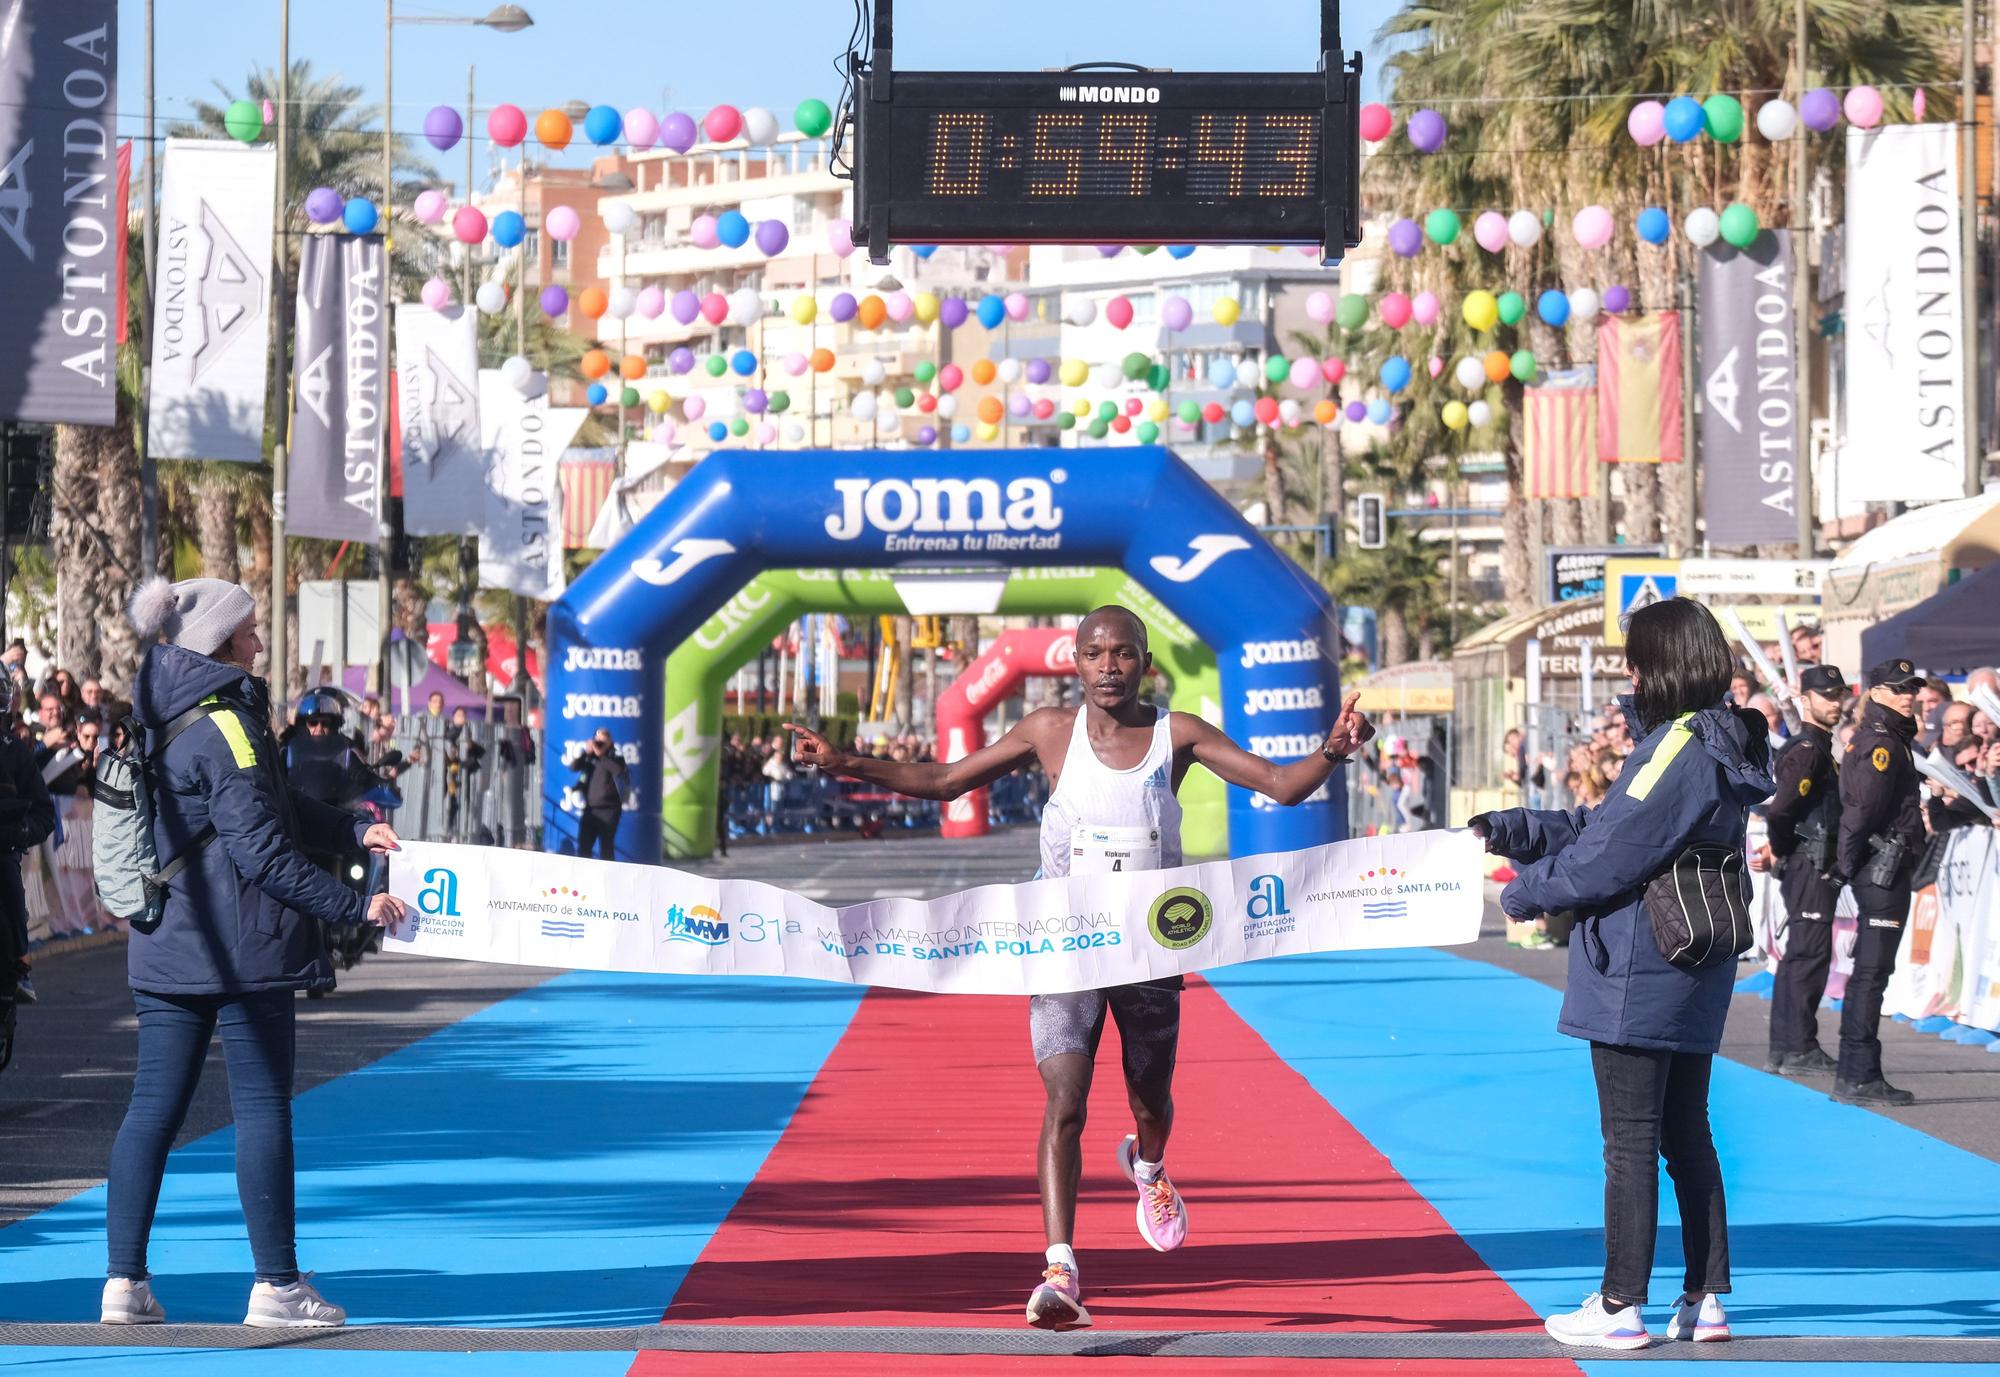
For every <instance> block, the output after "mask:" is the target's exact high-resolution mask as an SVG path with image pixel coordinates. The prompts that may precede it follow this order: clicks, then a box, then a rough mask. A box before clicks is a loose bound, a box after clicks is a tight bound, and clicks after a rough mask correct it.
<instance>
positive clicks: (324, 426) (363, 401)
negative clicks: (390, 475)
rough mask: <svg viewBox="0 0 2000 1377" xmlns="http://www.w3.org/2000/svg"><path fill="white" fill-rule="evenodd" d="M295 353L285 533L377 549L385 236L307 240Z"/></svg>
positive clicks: (385, 345)
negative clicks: (373, 546)
mask: <svg viewBox="0 0 2000 1377" xmlns="http://www.w3.org/2000/svg"><path fill="white" fill-rule="evenodd" d="M296 345H297V347H296V350H295V353H294V367H293V372H292V393H293V396H292V456H291V473H290V476H289V477H290V481H289V484H288V487H287V498H288V502H289V506H288V508H287V512H286V523H287V526H288V528H289V530H290V531H291V533H292V534H293V535H298V536H320V537H322V538H323V539H326V540H352V541H356V542H359V543H360V544H364V545H373V544H376V543H378V542H379V541H380V540H381V539H382V518H381V516H380V511H381V500H380V497H379V494H378V488H379V487H380V483H381V477H380V475H381V471H382V469H381V466H382V449H383V446H382V439H383V429H382V428H383V426H384V424H385V407H384V403H385V399H386V398H387V396H388V381H387V379H386V377H385V376H384V374H385V370H386V369H387V368H388V366H389V325H388V316H387V314H386V311H385V307H384V290H383V280H382V240H381V239H380V238H379V237H376V236H365V237H363V236H356V235H352V234H309V235H307V236H306V238H305V243H304V245H303V247H302V248H301V250H300V254H299V306H298V338H297V341H296Z"/></svg>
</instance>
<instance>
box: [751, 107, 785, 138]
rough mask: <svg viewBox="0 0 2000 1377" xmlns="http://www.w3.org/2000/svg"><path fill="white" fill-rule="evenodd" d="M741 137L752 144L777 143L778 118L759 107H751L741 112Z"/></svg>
mask: <svg viewBox="0 0 2000 1377" xmlns="http://www.w3.org/2000/svg"><path fill="white" fill-rule="evenodd" d="M743 137H744V138H746V139H748V140H749V141H750V142H751V143H752V144H758V145H762V144H769V143H776V142H777V141H778V117H777V116H776V115H774V114H772V113H771V112H770V111H769V110H766V109H765V108H764V107H763V106H761V105H753V106H751V107H750V108H749V109H748V110H745V111H744V112H743Z"/></svg>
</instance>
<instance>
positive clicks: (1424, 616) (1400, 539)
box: [1330, 522, 1441, 668]
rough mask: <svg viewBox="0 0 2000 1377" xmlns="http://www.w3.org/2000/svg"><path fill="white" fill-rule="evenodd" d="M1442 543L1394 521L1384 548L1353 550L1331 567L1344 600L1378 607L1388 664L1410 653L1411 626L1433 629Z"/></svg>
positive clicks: (1332, 582) (1333, 585) (1333, 582)
mask: <svg viewBox="0 0 2000 1377" xmlns="http://www.w3.org/2000/svg"><path fill="white" fill-rule="evenodd" d="M1438 563H1439V556H1438V551H1437V547H1436V546H1435V545H1434V544H1431V543H1429V542H1426V541H1425V540H1424V539H1423V537H1422V536H1421V534H1420V533H1418V532H1417V531H1416V530H1415V529H1414V528H1412V527H1410V526H1408V525H1406V524H1404V523H1402V522H1392V523H1390V526H1389V529H1388V530H1387V531H1386V532H1384V543H1383V545H1382V548H1381V549H1379V550H1354V551H1351V552H1350V553H1349V554H1348V555H1347V556H1346V557H1345V558H1343V559H1341V560H1340V561H1339V563H1338V564H1337V565H1336V566H1335V567H1334V569H1333V571H1332V577H1331V580H1330V586H1331V588H1332V591H1333V592H1334V594H1335V595H1336V596H1338V597H1339V599H1340V601H1341V602H1342V603H1344V604H1346V605H1349V606H1353V607H1372V608H1374V609H1375V615H1376V618H1377V624H1378V625H1379V626H1380V628H1381V633H1382V640H1381V663H1382V666H1383V667H1384V668H1387V667H1389V666H1392V665H1400V664H1403V663H1405V662H1406V661H1407V660H1409V658H1410V630H1411V628H1412V627H1413V626H1414V627H1417V628H1420V629H1425V630H1428V629H1430V628H1431V627H1432V625H1433V623H1434V622H1435V621H1436V617H1437V611H1438V607H1439V605H1440V602H1441V598H1440V596H1439V594H1440V589H1439V586H1438V584H1439V578H1438Z"/></svg>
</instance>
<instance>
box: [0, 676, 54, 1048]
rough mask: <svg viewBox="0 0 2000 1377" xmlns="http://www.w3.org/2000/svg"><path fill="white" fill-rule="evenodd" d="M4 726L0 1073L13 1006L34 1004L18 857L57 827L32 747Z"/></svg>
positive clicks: (0, 756) (0, 753) (0, 740)
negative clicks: (36, 766)
mask: <svg viewBox="0 0 2000 1377" xmlns="http://www.w3.org/2000/svg"><path fill="white" fill-rule="evenodd" d="M0 716H4V717H7V718H11V717H12V714H11V713H6V714H0ZM5 726H6V728H7V730H4V731H0V1071H4V1070H6V1069H7V1063H8V1062H9V1061H11V1060H12V1059H13V1056H14V1022H15V1020H14V1014H15V1007H16V1005H17V1004H20V1003H32V1002H33V1000H34V985H33V983H32V982H31V981H30V980H29V979H28V899H27V895H26V893H25V892H24V891H23V890H22V887H21V856H22V854H23V853H24V852H27V851H29V850H31V849H33V848H34V847H37V846H40V845H41V844H42V842H43V840H44V839H45V838H47V837H48V835H49V834H50V833H51V832H53V831H55V826H56V809H55V804H54V803H53V802H51V801H50V799H49V791H48V788H47V787H46V786H45V785H44V784H43V783H42V776H41V772H40V771H38V770H37V769H36V768H35V758H34V748H33V747H31V746H30V745H29V744H28V743H27V742H25V741H23V740H21V739H20V738H19V737H18V736H16V735H15V734H14V732H13V731H12V727H13V723H12V721H11V720H10V721H7V722H6V723H5Z"/></svg>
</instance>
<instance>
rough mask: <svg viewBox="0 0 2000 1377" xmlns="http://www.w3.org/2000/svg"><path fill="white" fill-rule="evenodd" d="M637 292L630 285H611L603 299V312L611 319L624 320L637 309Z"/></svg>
mask: <svg viewBox="0 0 2000 1377" xmlns="http://www.w3.org/2000/svg"><path fill="white" fill-rule="evenodd" d="M638 306H639V294H638V293H637V292H635V291H633V290H632V289H631V288H630V287H613V288H612V289H611V294H610V296H609V297H608V298H607V299H606V301H605V306H604V313H605V314H606V315H608V316H610V317H611V318H612V319H613V320H624V319H625V318H626V317H627V316H629V315H631V314H632V312H633V311H635V310H637V309H638Z"/></svg>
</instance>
